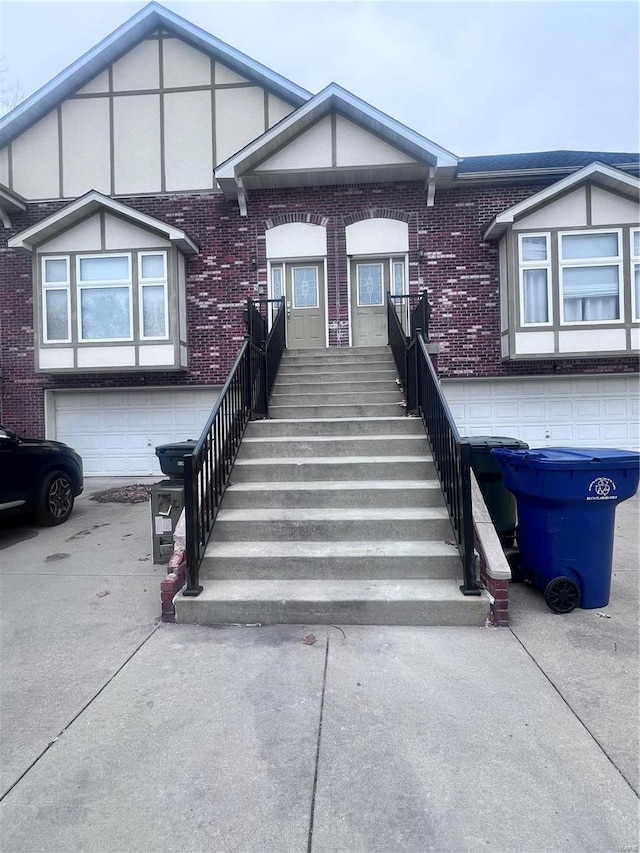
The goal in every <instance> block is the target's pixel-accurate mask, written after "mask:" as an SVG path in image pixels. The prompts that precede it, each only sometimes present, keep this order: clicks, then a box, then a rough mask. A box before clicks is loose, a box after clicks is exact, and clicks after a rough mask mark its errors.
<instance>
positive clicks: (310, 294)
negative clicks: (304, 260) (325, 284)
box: [293, 267, 318, 308]
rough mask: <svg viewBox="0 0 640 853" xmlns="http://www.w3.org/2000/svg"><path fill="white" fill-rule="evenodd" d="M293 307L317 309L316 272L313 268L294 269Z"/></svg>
mask: <svg viewBox="0 0 640 853" xmlns="http://www.w3.org/2000/svg"><path fill="white" fill-rule="evenodd" d="M293 307H294V308H317V307H318V271H317V269H316V268H315V267H294V269H293Z"/></svg>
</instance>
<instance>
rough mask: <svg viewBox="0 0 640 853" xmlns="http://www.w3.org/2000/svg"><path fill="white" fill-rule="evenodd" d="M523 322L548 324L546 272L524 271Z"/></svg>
mask: <svg viewBox="0 0 640 853" xmlns="http://www.w3.org/2000/svg"><path fill="white" fill-rule="evenodd" d="M522 285H523V295H524V322H525V323H548V322H549V305H548V301H547V271H546V270H524V273H523V282H522Z"/></svg>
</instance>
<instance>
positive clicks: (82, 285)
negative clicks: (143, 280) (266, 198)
mask: <svg viewBox="0 0 640 853" xmlns="http://www.w3.org/2000/svg"><path fill="white" fill-rule="evenodd" d="M104 258H126V259H127V264H128V270H129V275H128V279H127V281H125V280H124V279H123V280H120V279H118V280H113V279H105V280H103V281H90V282H83V281H82V280H81V278H80V263H81V261H86V260H93V259H104ZM109 287H112V288H116V287H117V288H123V287H126V288H128V290H129V335H128V337H125V338H84V337H83V336H82V291H83V290H95V289H97V288H102V289H104V288H109ZM76 292H77V315H78V317H77V326H78V341H79V342H80V343H120V342H122V341H132V340H133V339H134V338H133V307H134V306H133V281H132V263H131V253H130V252H102V253H99V254H95V253H94V254H90V255H77V256H76Z"/></svg>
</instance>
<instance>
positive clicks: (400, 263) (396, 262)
mask: <svg viewBox="0 0 640 853" xmlns="http://www.w3.org/2000/svg"><path fill="white" fill-rule="evenodd" d="M396 267H400V268H401V269H402V293H396V277H395V269H396ZM406 287H407V259H406V257H400V256H399V255H398V256H397V257H393V258H391V278H390V286H389V290H390V292H391V293H392V294H393V296H406V295H407V291H406Z"/></svg>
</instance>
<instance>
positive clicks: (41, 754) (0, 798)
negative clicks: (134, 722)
mask: <svg viewBox="0 0 640 853" xmlns="http://www.w3.org/2000/svg"><path fill="white" fill-rule="evenodd" d="M159 627H160V626H159V625H156V626H155V628H154V629H153V631H151V633H150V634H147V636H146V637H145V638H144V640H143V641H142V642H141V643H140V644H139V645H138V646H137V647H136V648H135V649H134V650H133V651H132V652H131V654H130V655H129V657H128V658H127V659H126V660H125V661H124V663H122V664H121V665H120V666H119V667H118V669H116V671H115V672H114V673H113V675H112V676H111V677H110V678H108V679H107V681H105V683H104V684H103V685H102V687H101V688H100V689H99V690H98V691H96V693H94V695H93V696H92V697H91V699H89V701H88V702H86V703H85V704H84V705H83V706H82V708H80V710H79V711H78V713H77V714H76V715H75V716H73V717H72V718H71V719H70V720H69V722H68V723H67V724H66V726H65V727H64V728H63V729H62V731H61V732H59V733H58V734H57V735H56V736H55V737H54V738H53V740H50V741H49V743H48V744H47V745H46V746H45V748H44V749H43V750H42V752H41V753H40V754H39V755H37V756H36V757H35V758H34V760H33V761H32V762H31V764H30V765H29V766H28V767H27V769H26V770H25V771H24V772H23V773H21V774H20V776H18V778H17V779H16V781H15V782H14V783H13V784H12V785H10V786H9V787H8V788H7V790H6V791H5V792H4V793H3V794H2V795H1V796H0V803H1V802H2V801H3V800H4V798H5V797H6V796H7V795H8V794H10V793H11V791H13V789H14V788H15V787H16V785H17V784H18V783H19V782H21V781H22V780H23V779H24V777H25V776H26V775H27V774H28V773H30V772H31V770H33V768H34V767H35V766H36V764H37V763H38V762H39V761H40V759H41V758H43V756H45V755H46V754H47V752H49V750H50V749H51V747H52V746H53V745H54V743H56V742H57V741H58V740H59V739H60V738H61V737H62V735H63V734H64V733H65V732H66V731H67V730H68V729H69V728H71V726H72V725H73V724H74V723H75V721H76V720H77V719H78V718H79V717H80V716H82V714H84V712H85V711H86V710H87V708H88V707H89V706H90V705H92V704H93V703H94V702H95V700H96V699H97V698H98V696H99V695H100V694H101V693H102V692H103V690H105V689H106V688H107V687H108V686H109V685H110V684H111V682H112V681H113V679H114V678H115V677H116V676H117V675H118V674H119V673H121V672H122V670H123V669H124V668H125V666H126V665H127V664H128V663H129V661H130V660H132V658H134V657H135V655H137V654H138V652H139V651H140V649H141V648H142V647H143V646H144V644H145V643H146V642H147V641H148V640H150V639H151V637H153V635H154V634H155V633H156V631H157V630H158V628H159Z"/></svg>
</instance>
